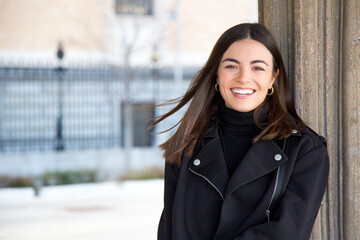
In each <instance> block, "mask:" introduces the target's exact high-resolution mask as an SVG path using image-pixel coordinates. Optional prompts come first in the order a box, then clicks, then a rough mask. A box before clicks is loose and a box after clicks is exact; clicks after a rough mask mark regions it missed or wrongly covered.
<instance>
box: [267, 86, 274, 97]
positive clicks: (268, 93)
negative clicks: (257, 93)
mask: <svg viewBox="0 0 360 240" xmlns="http://www.w3.org/2000/svg"><path fill="white" fill-rule="evenodd" d="M269 90H271V91H270V92H269ZM273 93H274V87H271V88H269V89H268V92H267V95H268V96H271V95H273Z"/></svg>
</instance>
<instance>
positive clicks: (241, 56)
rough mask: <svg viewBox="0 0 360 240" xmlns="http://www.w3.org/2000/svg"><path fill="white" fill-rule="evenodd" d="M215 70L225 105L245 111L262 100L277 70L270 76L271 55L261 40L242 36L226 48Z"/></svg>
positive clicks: (251, 108)
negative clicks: (216, 70)
mask: <svg viewBox="0 0 360 240" xmlns="http://www.w3.org/2000/svg"><path fill="white" fill-rule="evenodd" d="M217 74H218V79H217V83H218V84H219V89H220V94H221V96H222V98H223V99H224V100H225V105H226V106H227V107H228V108H230V109H233V110H236V111H238V112H249V111H252V110H254V109H255V108H256V107H257V106H259V105H260V104H261V103H262V102H263V101H264V99H265V97H266V94H267V92H268V89H270V88H271V87H272V85H273V83H274V81H275V78H276V77H277V75H278V72H277V73H276V76H273V57H272V55H271V53H270V51H269V50H268V49H267V48H266V47H265V46H264V45H263V44H262V43H260V42H258V41H255V40H252V39H243V40H240V41H236V42H234V43H233V44H231V45H230V47H229V48H228V49H227V50H226V52H225V53H224V55H223V57H222V59H221V62H220V65H219V68H218V72H217Z"/></svg>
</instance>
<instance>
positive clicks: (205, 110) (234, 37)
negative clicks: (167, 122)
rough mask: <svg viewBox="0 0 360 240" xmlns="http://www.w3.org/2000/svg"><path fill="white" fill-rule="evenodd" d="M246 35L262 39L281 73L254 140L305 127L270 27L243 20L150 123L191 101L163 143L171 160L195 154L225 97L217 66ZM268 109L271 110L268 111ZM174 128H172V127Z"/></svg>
mask: <svg viewBox="0 0 360 240" xmlns="http://www.w3.org/2000/svg"><path fill="white" fill-rule="evenodd" d="M242 39H253V40H256V41H258V42H260V43H262V44H263V45H264V46H265V47H266V48H267V49H268V50H269V51H270V52H271V54H272V56H273V62H274V64H273V66H274V67H273V74H274V76H275V73H276V72H277V71H279V74H278V76H277V78H276V80H275V82H274V84H273V87H274V93H273V94H272V95H271V96H267V97H266V98H265V100H264V102H263V103H262V104H260V105H259V106H258V107H257V108H256V109H255V111H254V119H255V123H256V125H257V126H258V127H260V128H261V129H262V131H261V133H260V134H259V135H258V136H257V137H255V139H254V140H253V142H256V141H259V140H260V139H265V140H269V139H273V138H275V137H278V138H280V139H281V138H286V137H288V136H290V134H291V133H292V129H293V128H297V129H300V130H301V129H302V128H304V123H303V121H302V120H301V118H300V117H299V116H298V114H297V113H296V110H295V106H294V102H293V98H292V95H291V90H290V86H289V81H288V78H287V75H286V72H285V67H284V63H283V60H282V57H281V53H280V50H279V48H278V46H277V43H276V41H275V39H274V38H273V36H272V34H271V33H270V31H269V30H268V29H267V28H266V27H265V26H263V25H261V24H258V23H254V24H252V23H243V24H239V25H236V26H234V27H232V28H230V29H228V30H227V31H225V32H224V33H223V34H222V35H221V37H220V38H219V40H218V41H217V42H216V44H215V46H214V48H213V50H212V52H211V54H210V57H209V59H208V61H207V62H206V64H205V66H204V67H203V68H202V69H201V70H200V71H199V72H198V74H197V75H196V76H195V77H194V78H193V80H192V81H191V83H190V86H189V88H188V90H187V91H186V93H185V94H184V96H183V97H182V98H179V99H175V100H173V101H170V103H177V104H176V106H175V107H174V108H173V109H172V110H170V111H169V112H168V113H166V114H164V115H162V116H159V117H157V118H156V120H155V121H154V122H153V123H152V124H151V125H150V128H153V127H154V126H155V125H156V124H158V123H159V122H161V121H163V120H164V119H166V118H167V117H169V116H170V115H172V114H174V113H175V112H177V111H178V110H180V109H181V108H182V107H184V105H185V104H187V103H188V102H190V104H189V107H188V109H187V111H186V112H185V114H184V116H183V117H182V118H181V120H180V121H179V123H178V124H179V126H178V129H177V131H176V132H175V134H173V135H172V136H171V137H170V138H169V139H168V140H167V141H166V142H164V143H163V144H161V145H160V148H161V149H162V150H164V157H165V159H166V162H168V163H177V164H180V163H181V157H182V155H183V154H186V155H187V156H191V155H192V153H193V150H194V147H195V144H196V143H197V141H198V140H200V139H201V138H202V136H203V135H204V133H205V132H206V131H207V130H208V129H209V127H210V123H211V122H212V121H213V120H214V119H216V118H217V115H218V109H219V104H220V102H221V101H222V97H221V95H220V93H219V92H216V91H215V89H214V85H215V83H216V77H217V70H218V66H219V64H220V61H221V58H222V56H223V54H224V53H225V51H226V50H227V49H228V48H229V47H230V45H231V44H232V43H234V42H236V41H239V40H242ZM266 112H267V113H266ZM265 113H266V115H267V120H266V121H265V122H264V121H261V120H260V116H264V114H265ZM169 130H170V129H169Z"/></svg>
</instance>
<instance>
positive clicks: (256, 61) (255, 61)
mask: <svg viewBox="0 0 360 240" xmlns="http://www.w3.org/2000/svg"><path fill="white" fill-rule="evenodd" d="M226 61H229V62H234V63H237V64H240V62H239V61H238V60H236V59H234V58H225V59H224V60H223V61H222V62H221V63H223V62H226ZM255 63H263V64H265V65H266V66H269V65H268V64H267V63H266V62H265V61H263V60H253V61H251V62H250V64H255Z"/></svg>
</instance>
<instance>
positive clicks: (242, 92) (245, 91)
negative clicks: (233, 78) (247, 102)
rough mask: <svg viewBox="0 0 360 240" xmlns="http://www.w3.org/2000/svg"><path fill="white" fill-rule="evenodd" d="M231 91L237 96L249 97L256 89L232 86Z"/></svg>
mask: <svg viewBox="0 0 360 240" xmlns="http://www.w3.org/2000/svg"><path fill="white" fill-rule="evenodd" d="M230 90H231V93H232V94H233V95H234V96H235V97H237V98H249V97H250V96H252V95H253V94H254V93H255V92H256V91H255V90H254V89H250V88H231V89H230Z"/></svg>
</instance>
